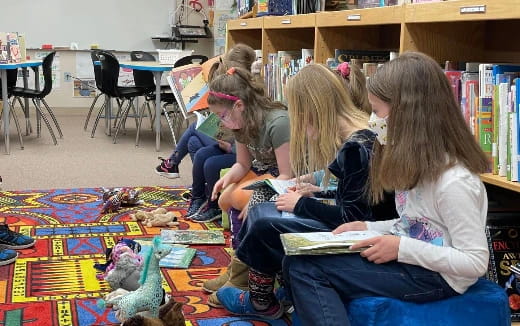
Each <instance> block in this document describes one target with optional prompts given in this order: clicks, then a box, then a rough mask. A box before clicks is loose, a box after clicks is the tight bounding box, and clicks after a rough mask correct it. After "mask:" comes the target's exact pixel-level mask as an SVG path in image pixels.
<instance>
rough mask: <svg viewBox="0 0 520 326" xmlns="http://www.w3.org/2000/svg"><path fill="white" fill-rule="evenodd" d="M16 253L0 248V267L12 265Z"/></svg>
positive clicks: (16, 255)
mask: <svg viewBox="0 0 520 326" xmlns="http://www.w3.org/2000/svg"><path fill="white" fill-rule="evenodd" d="M17 257H18V253H17V252H16V251H14V250H11V249H7V248H6V247H0V266H3V265H7V264H11V263H14V262H15V260H16V258H17Z"/></svg>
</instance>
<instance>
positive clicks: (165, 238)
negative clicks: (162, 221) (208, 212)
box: [161, 229, 226, 244]
mask: <svg viewBox="0 0 520 326" xmlns="http://www.w3.org/2000/svg"><path fill="white" fill-rule="evenodd" d="M161 240H162V242H164V243H185V244H225V243H226V240H225V239H224V233H222V231H216V230H167V229H162V230H161Z"/></svg>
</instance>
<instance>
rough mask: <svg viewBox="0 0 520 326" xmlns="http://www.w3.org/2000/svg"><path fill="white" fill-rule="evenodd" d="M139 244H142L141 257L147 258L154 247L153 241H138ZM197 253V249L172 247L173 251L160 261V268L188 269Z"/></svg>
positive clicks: (181, 246) (179, 246)
mask: <svg viewBox="0 0 520 326" xmlns="http://www.w3.org/2000/svg"><path fill="white" fill-rule="evenodd" d="M137 242H139V243H140V244H141V251H140V255H141V256H145V255H146V253H147V251H148V250H150V248H152V246H153V244H152V240H141V239H138V241H137ZM196 253H197V250H196V249H193V248H189V247H188V246H186V245H175V246H172V251H171V252H170V253H169V254H168V255H167V256H166V257H164V258H162V259H161V260H160V261H159V267H167V268H188V267H190V264H191V261H192V260H193V258H194V257H195V254H196Z"/></svg>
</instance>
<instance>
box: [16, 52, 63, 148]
mask: <svg viewBox="0 0 520 326" xmlns="http://www.w3.org/2000/svg"><path fill="white" fill-rule="evenodd" d="M55 55H56V51H53V52H51V53H49V54H47V56H46V57H45V58H43V63H42V73H43V80H44V86H43V89H42V90H37V89H26V88H23V87H14V88H13V89H12V90H11V94H12V95H13V96H14V97H15V99H18V100H20V98H22V97H23V98H30V99H31V100H32V102H33V104H34V107H35V108H36V110H37V115H38V114H39V115H40V116H41V117H42V118H43V121H44V122H45V124H46V125H47V129H49V133H50V134H51V137H52V140H53V142H54V145H57V144H58V142H57V140H56V136H55V135H54V131H53V129H52V127H51V125H50V123H49V120H48V119H47V116H46V115H45V113H44V112H43V110H42V108H41V105H40V102H41V103H43V105H44V107H45V108H46V109H47V112H48V113H49V115H50V117H51V119H52V121H53V122H54V125H55V126H56V129H57V130H58V134H59V135H60V138H63V133H62V132H61V128H60V125H59V124H58V120H56V116H55V115H54V113H53V112H52V110H51V108H50V107H49V105H48V104H47V102H46V101H45V97H46V96H47V95H49V94H50V92H51V90H52V61H53V60H54V56H55ZM37 117H38V116H37ZM40 133H41V121H40V119H37V122H36V134H37V136H38V137H39V136H40Z"/></svg>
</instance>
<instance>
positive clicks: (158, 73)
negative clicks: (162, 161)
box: [153, 71, 162, 152]
mask: <svg viewBox="0 0 520 326" xmlns="http://www.w3.org/2000/svg"><path fill="white" fill-rule="evenodd" d="M153 75H154V77H155V150H156V151H157V152H158V151H159V150H160V149H161V76H162V71H154V72H153Z"/></svg>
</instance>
